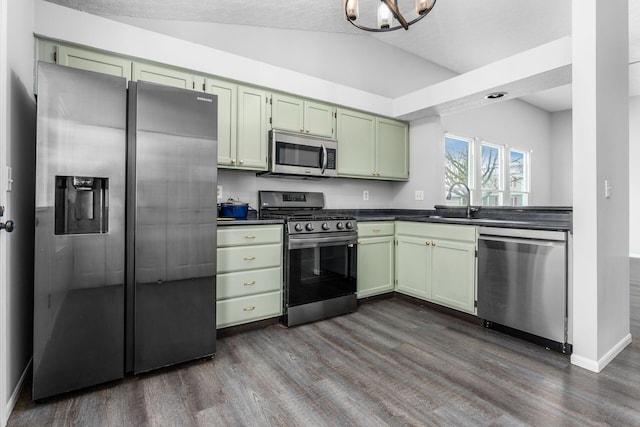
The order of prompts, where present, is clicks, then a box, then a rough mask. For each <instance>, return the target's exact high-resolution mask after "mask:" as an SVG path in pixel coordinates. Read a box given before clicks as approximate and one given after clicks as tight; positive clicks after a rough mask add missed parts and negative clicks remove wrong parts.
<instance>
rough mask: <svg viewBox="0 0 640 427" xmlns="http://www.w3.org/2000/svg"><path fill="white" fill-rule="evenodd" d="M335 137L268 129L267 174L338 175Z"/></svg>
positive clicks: (322, 176) (317, 176) (299, 175)
mask: <svg viewBox="0 0 640 427" xmlns="http://www.w3.org/2000/svg"><path fill="white" fill-rule="evenodd" d="M337 152H338V141H336V140H335V139H329V138H320V137H314V136H309V135H304V134H298V133H292V132H285V131H279V130H272V131H270V132H269V172H268V174H270V175H293V176H298V177H314V178H328V177H332V176H337V175H338V169H337V162H338V159H337Z"/></svg>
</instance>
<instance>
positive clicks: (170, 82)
mask: <svg viewBox="0 0 640 427" xmlns="http://www.w3.org/2000/svg"><path fill="white" fill-rule="evenodd" d="M133 80H135V81H145V82H151V83H158V84H161V85H165V86H173V87H179V88H182V89H194V80H193V74H191V73H187V72H184V71H180V70H176V69H173V68H169V67H163V66H160V65H154V64H147V63H145V62H134V63H133Z"/></svg>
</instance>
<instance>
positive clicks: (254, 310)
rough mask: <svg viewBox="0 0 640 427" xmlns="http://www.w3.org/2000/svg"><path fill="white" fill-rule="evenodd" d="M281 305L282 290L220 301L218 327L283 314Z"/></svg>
mask: <svg viewBox="0 0 640 427" xmlns="http://www.w3.org/2000/svg"><path fill="white" fill-rule="evenodd" d="M281 307H282V293H281V292H269V293H266V294H259V295H251V296H247V297H240V298H232V299H228V300H224V301H218V302H217V303H216V319H217V322H216V323H217V326H218V328H221V327H225V326H233V325H239V324H241V323H246V322H252V321H254V320H260V319H266V318H269V317H275V316H279V315H280V314H282V310H281Z"/></svg>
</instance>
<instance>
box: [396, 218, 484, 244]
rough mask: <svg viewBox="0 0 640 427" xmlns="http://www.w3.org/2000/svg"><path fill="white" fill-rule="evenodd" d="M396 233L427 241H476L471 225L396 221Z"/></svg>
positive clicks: (473, 228)
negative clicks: (426, 239)
mask: <svg viewBox="0 0 640 427" xmlns="http://www.w3.org/2000/svg"><path fill="white" fill-rule="evenodd" d="M396 233H397V234H402V235H405V236H415V237H427V238H429V239H443V240H458V241H461V242H471V243H475V241H476V227H474V226H473V225H455V224H434V223H425V222H422V223H421V222H402V221H398V222H396Z"/></svg>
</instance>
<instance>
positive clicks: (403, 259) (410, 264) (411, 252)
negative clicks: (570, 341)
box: [396, 236, 431, 299]
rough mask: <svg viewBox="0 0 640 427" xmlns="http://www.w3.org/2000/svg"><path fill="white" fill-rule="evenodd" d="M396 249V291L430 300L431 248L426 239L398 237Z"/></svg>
mask: <svg viewBox="0 0 640 427" xmlns="http://www.w3.org/2000/svg"><path fill="white" fill-rule="evenodd" d="M397 240H398V246H397V247H396V280H397V283H396V291H398V292H402V293H404V294H407V295H411V296H414V297H417V298H422V299H429V298H430V296H431V287H430V285H431V282H430V281H429V272H430V266H429V265H427V264H428V263H429V262H430V259H429V255H430V254H431V251H430V248H428V247H427V245H426V242H425V240H424V239H420V238H416V237H408V236H398V237H397Z"/></svg>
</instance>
